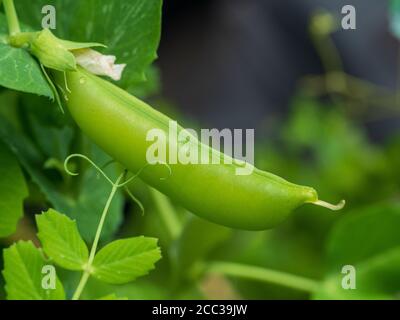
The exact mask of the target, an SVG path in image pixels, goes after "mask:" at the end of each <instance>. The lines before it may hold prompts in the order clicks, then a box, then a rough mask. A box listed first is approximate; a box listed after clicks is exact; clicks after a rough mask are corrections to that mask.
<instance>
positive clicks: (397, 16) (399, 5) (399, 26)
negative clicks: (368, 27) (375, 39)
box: [389, 0, 400, 39]
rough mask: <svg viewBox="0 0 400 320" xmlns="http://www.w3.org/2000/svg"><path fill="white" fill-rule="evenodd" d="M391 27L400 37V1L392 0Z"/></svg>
mask: <svg viewBox="0 0 400 320" xmlns="http://www.w3.org/2000/svg"><path fill="white" fill-rule="evenodd" d="M389 17H390V29H391V31H392V33H393V35H394V36H395V37H397V38H398V39H400V1H399V0H390V8H389Z"/></svg>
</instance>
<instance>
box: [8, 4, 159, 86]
mask: <svg viewBox="0 0 400 320" xmlns="http://www.w3.org/2000/svg"><path fill="white" fill-rule="evenodd" d="M47 4H49V1H47V0H38V1H34V2H33V1H30V0H19V1H17V2H16V7H17V10H18V12H19V13H20V18H21V20H22V21H24V22H25V23H27V24H29V25H30V26H32V27H33V28H34V29H36V30H38V29H41V19H42V16H41V15H40V14H38V12H41V9H42V7H43V6H44V5H47ZM161 4H162V1H161V0H113V1H109V0H86V1H84V2H77V1H74V0H55V1H52V5H54V6H55V8H56V11H57V13H59V14H58V17H57V22H58V24H57V29H56V30H55V31H56V32H55V33H56V34H57V36H59V37H61V38H64V39H72V40H74V41H87V40H88V39H91V40H92V41H96V42H99V43H104V44H105V45H107V47H108V48H106V49H104V50H102V52H104V53H107V54H112V55H115V56H117V57H118V61H119V62H121V63H126V64H127V69H126V71H125V72H124V76H123V79H122V82H121V83H118V84H119V85H121V86H124V87H127V86H129V85H130V84H132V83H138V82H139V81H141V82H143V81H144V80H146V78H145V70H146V69H147V67H148V66H149V65H150V64H151V63H152V62H153V61H154V59H155V58H156V57H157V54H156V50H157V47H158V43H159V40H160V30H161ZM27 7H29V8H30V9H29V10H26V8H27ZM89 21H90V23H88V22H89ZM132 30H141V32H132Z"/></svg>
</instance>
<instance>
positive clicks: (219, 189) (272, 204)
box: [55, 69, 344, 230]
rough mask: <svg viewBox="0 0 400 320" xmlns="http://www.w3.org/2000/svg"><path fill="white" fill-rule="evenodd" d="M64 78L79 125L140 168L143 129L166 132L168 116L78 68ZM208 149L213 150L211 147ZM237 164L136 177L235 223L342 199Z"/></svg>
mask: <svg viewBox="0 0 400 320" xmlns="http://www.w3.org/2000/svg"><path fill="white" fill-rule="evenodd" d="M55 78H56V82H57V84H58V85H59V86H61V87H62V86H65V79H64V75H62V74H61V73H58V72H55ZM66 81H67V84H68V87H69V88H68V89H69V90H65V92H64V93H65V99H66V104H67V106H68V109H69V111H70V113H71V115H72V117H73V118H74V120H75V121H76V122H77V124H78V126H79V127H80V128H81V129H82V131H83V132H84V133H85V134H86V135H87V136H89V137H90V138H91V139H92V140H93V141H94V142H95V143H96V144H97V145H99V146H100V147H101V148H102V149H103V150H105V151H106V152H107V153H108V154H110V155H111V156H112V157H113V158H114V159H115V160H117V161H118V162H120V163H121V164H123V165H124V166H126V168H128V169H129V170H131V171H132V172H138V171H139V170H141V169H143V168H145V167H146V165H148V163H147V160H146V151H147V149H148V147H149V146H150V142H148V141H146V136H147V133H148V132H149V130H152V129H155V128H157V129H160V130H163V131H165V132H168V125H169V122H170V120H171V119H170V118H168V117H167V116H165V115H163V114H162V113H160V112H158V111H157V110H155V109H153V108H152V107H150V106H149V105H147V104H146V103H144V102H143V101H141V100H139V99H137V98H135V97H134V96H132V95H130V94H128V93H127V92H125V91H123V90H122V89H120V88H118V87H117V86H114V85H113V84H111V83H110V82H107V81H105V80H103V79H101V78H99V77H96V76H94V75H92V74H89V73H88V72H86V71H84V70H82V69H78V71H72V72H67V73H66ZM178 130H183V128H182V127H179V128H178ZM166 136H167V137H168V134H166ZM167 143H169V142H168V141H167ZM167 149H168V148H167ZM210 152H216V151H215V150H212V149H211V148H210ZM240 165H241V164H240V163H236V162H234V163H233V164H224V163H222V164H218V165H217V164H209V165H204V164H201V165H198V164H185V165H184V164H179V163H178V164H172V165H170V170H171V175H170V176H169V177H168V178H167V179H160V177H165V175H166V168H165V165H161V164H159V165H152V166H148V167H146V169H144V170H142V172H141V178H142V179H143V180H144V181H145V182H146V183H148V184H149V185H151V186H152V187H154V188H156V189H158V190H159V191H161V192H162V193H164V194H166V195H167V196H169V197H170V198H171V199H173V200H175V201H176V202H178V203H180V204H181V205H182V206H183V207H185V208H186V209H188V210H189V211H191V212H193V213H195V214H197V215H198V216H200V217H202V218H204V219H206V220H209V221H211V222H215V223H218V224H221V225H225V226H228V227H232V228H238V229H246V230H264V229H268V228H271V227H274V226H276V225H277V224H279V223H280V222H282V221H283V220H284V219H285V218H286V217H287V216H288V215H289V214H290V213H291V212H292V211H293V210H294V209H296V208H298V207H300V206H301V205H303V204H305V203H313V204H316V205H321V206H325V207H328V208H330V209H333V210H337V209H340V208H342V207H343V205H344V202H341V203H340V204H338V205H337V206H334V205H331V204H328V203H326V202H323V201H320V200H318V195H317V192H316V191H315V190H314V189H313V188H310V187H306V186H300V185H296V184H293V183H290V182H288V181H286V180H284V179H282V178H280V177H278V176H276V175H273V174H271V173H268V172H265V171H261V170H258V169H254V171H253V172H252V174H250V175H236V174H235V172H236V169H237V168H238V166H240Z"/></svg>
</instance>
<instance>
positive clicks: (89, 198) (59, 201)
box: [0, 117, 123, 241]
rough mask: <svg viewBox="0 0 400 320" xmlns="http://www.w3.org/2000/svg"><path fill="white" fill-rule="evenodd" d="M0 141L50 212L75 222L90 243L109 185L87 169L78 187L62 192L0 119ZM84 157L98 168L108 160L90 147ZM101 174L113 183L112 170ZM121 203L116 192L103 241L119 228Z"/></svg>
mask: <svg viewBox="0 0 400 320" xmlns="http://www.w3.org/2000/svg"><path fill="white" fill-rule="evenodd" d="M0 138H2V139H3V141H4V142H5V143H7V144H8V145H9V146H10V148H11V149H12V151H13V152H14V153H15V154H16V156H17V157H18V159H19V161H20V163H21V164H22V166H23V167H24V168H25V169H26V170H27V171H28V173H29V174H30V176H31V178H32V180H33V181H34V182H35V183H36V184H37V185H38V186H39V187H40V189H41V191H42V192H43V193H44V194H45V195H46V197H47V199H48V200H49V202H51V203H52V205H53V206H54V208H55V209H56V210H57V211H59V212H63V213H65V214H66V215H68V216H69V217H71V218H72V219H75V220H76V221H77V224H78V229H79V231H80V233H81V235H82V237H83V238H84V239H85V240H87V241H92V240H93V238H94V235H95V232H96V228H97V225H98V222H99V219H100V215H101V212H102V211H103V208H104V205H105V203H106V201H107V199H108V196H109V193H110V191H111V185H110V184H109V182H108V181H105V180H104V179H103V178H101V177H100V176H99V175H98V173H97V172H96V171H95V170H94V169H92V168H87V169H86V170H84V172H81V173H80V179H81V180H80V182H79V184H78V185H77V186H76V185H74V188H72V187H71V188H68V189H66V188H64V185H63V184H61V185H60V184H59V182H58V181H57V180H56V179H54V177H49V176H47V174H46V172H45V171H44V170H43V168H44V165H45V163H46V161H47V159H46V158H45V157H43V155H42V154H41V153H40V152H39V151H38V149H37V148H36V147H35V145H33V144H32V142H31V141H30V139H29V138H28V137H26V136H25V135H24V134H22V133H21V132H19V131H17V130H15V128H13V127H12V126H11V125H10V124H9V123H8V122H7V121H6V120H4V119H2V118H1V117H0ZM60 143H62V141H60ZM86 155H87V156H89V157H90V158H91V159H92V160H93V161H94V162H95V163H98V164H99V165H100V166H101V165H103V164H105V163H107V162H108V161H109V159H110V158H109V157H108V156H107V155H106V154H105V153H104V152H103V151H101V150H100V149H99V148H97V147H96V146H95V145H93V144H89V145H88V148H87V150H86ZM104 171H105V172H106V173H107V175H108V176H109V177H110V178H111V179H115V180H116V179H117V170H116V168H115V167H113V166H109V167H107V168H106V169H105V170H104ZM75 179H78V178H75ZM122 202H123V197H122V194H121V193H120V192H118V193H117V194H116V195H115V197H114V199H113V201H112V203H111V206H110V210H109V215H108V217H107V220H106V222H105V225H104V229H103V232H102V237H103V238H109V237H110V236H111V235H112V234H113V233H114V232H115V230H116V229H117V228H118V227H119V225H120V222H121V219H122Z"/></svg>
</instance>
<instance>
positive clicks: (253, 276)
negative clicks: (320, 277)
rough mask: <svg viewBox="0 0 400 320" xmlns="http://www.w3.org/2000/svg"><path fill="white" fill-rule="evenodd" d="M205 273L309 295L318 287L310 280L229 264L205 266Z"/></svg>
mask: <svg viewBox="0 0 400 320" xmlns="http://www.w3.org/2000/svg"><path fill="white" fill-rule="evenodd" d="M206 272H207V273H215V274H222V275H226V276H232V277H237V278H243V279H248V280H256V281H261V282H266V283H272V284H277V285H281V286H285V287H288V288H292V289H296V290H300V291H305V292H309V293H312V292H314V291H315V290H316V289H317V288H318V286H319V282H318V281H315V280H312V279H308V278H304V277H300V276H296V275H293V274H289V273H286V272H281V271H276V270H271V269H266V268H261V267H255V266H248V265H242V264H238V263H231V262H213V263H211V264H210V265H208V266H207V269H206Z"/></svg>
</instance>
